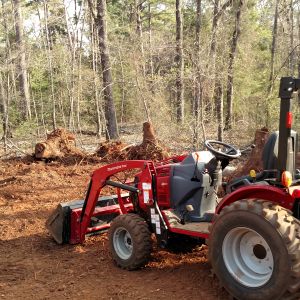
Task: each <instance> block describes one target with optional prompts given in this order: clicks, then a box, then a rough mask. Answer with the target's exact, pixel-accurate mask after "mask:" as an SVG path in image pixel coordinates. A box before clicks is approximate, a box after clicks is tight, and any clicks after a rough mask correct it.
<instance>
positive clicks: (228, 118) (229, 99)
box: [225, 0, 244, 130]
mask: <svg viewBox="0 0 300 300" xmlns="http://www.w3.org/2000/svg"><path fill="white" fill-rule="evenodd" d="M243 1H244V0H240V1H239V2H238V7H237V10H236V15H235V29H234V32H233V36H232V42H231V50H230V53H229V62H228V75H227V91H226V98H227V99H226V100H227V110H226V120H225V130H228V129H231V128H232V106H233V76H234V61H235V57H236V52H237V45H238V39H239V36H240V34H241V12H242V8H243V4H244V2H243Z"/></svg>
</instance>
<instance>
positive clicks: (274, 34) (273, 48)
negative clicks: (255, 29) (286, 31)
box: [266, 0, 279, 127]
mask: <svg viewBox="0 0 300 300" xmlns="http://www.w3.org/2000/svg"><path fill="white" fill-rule="evenodd" d="M278 2H279V0H276V3H275V13H274V22H273V30H272V46H271V62H270V76H269V84H268V88H267V101H266V106H267V107H266V112H267V116H266V126H267V127H269V123H270V108H269V101H268V98H269V97H270V96H271V93H272V91H273V81H274V63H275V52H276V43H277V31H278V4H279V3H278Z"/></svg>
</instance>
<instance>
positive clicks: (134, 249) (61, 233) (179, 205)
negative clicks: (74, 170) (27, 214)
mask: <svg viewBox="0 0 300 300" xmlns="http://www.w3.org/2000/svg"><path fill="white" fill-rule="evenodd" d="M299 88H300V79H294V78H291V77H285V78H282V79H281V82H280V92H279V96H280V98H281V104H280V124H279V132H276V133H274V134H272V135H271V137H270V139H269V140H268V142H267V144H266V146H265V149H264V155H263V160H264V166H265V168H266V169H265V170H264V171H262V172H261V173H258V174H253V173H252V174H251V175H252V176H243V177H241V178H238V179H236V180H234V181H232V182H229V183H228V184H227V186H226V192H227V194H226V195H225V197H224V198H223V199H219V198H218V196H217V191H218V189H219V187H220V186H222V171H223V169H224V168H225V167H226V166H227V165H228V164H229V163H230V161H231V160H233V159H237V158H238V157H239V156H240V155H241V151H240V150H238V149H236V148H235V147H233V146H232V145H229V144H226V143H223V142H220V141H213V140H208V141H205V146H206V148H207V150H206V151H198V152H193V153H190V154H188V155H182V156H175V157H172V158H170V159H168V160H165V161H161V162H158V163H154V162H152V161H147V160H141V161H122V162H117V163H113V164H110V165H106V166H103V167H101V168H99V169H97V170H96V171H94V173H93V175H92V178H91V182H90V185H89V187H88V190H87V193H86V197H85V200H82V201H75V202H70V203H64V204H60V205H59V206H58V207H57V209H56V210H55V211H54V213H53V214H52V215H51V216H50V218H49V219H48V221H47V227H48V229H49V230H50V232H51V233H52V235H53V237H54V239H55V240H56V241H57V242H58V243H59V244H62V243H70V244H77V243H83V242H84V240H85V238H86V236H87V235H88V234H91V233H94V232H101V231H104V230H108V236H109V247H110V252H111V254H112V258H113V260H114V261H115V263H116V264H117V265H118V266H119V267H121V268H124V269H127V270H133V269H137V268H140V267H143V266H145V265H146V264H147V262H148V261H149V259H150V254H151V251H152V241H153V239H152V238H151V235H153V234H154V235H155V236H156V240H157V243H158V244H159V245H160V246H162V247H166V246H168V244H169V242H170V241H171V240H172V239H173V238H174V237H176V239H177V241H178V242H179V243H180V242H181V243H184V242H185V241H186V238H187V237H193V238H198V239H203V241H205V240H206V241H208V247H209V248H208V249H209V260H210V262H211V265H212V268H213V272H214V273H215V274H216V276H217V277H218V278H219V280H220V282H221V284H222V286H224V287H225V288H226V289H227V291H228V292H229V293H230V294H231V295H232V296H233V297H235V298H237V299H241V300H252V299H255V300H257V299H266V300H267V299H284V297H289V299H291V297H294V299H297V298H296V297H297V295H298V297H299V292H300V181H299V178H300V176H299V174H298V171H297V170H296V168H295V153H296V152H297V134H296V133H295V132H293V131H292V129H291V127H292V113H291V97H292V94H293V92H295V91H297V90H298V89H299ZM127 170H138V171H137V173H136V175H135V177H134V180H133V181H132V182H125V183H120V182H115V181H113V180H112V178H113V175H115V174H116V173H119V172H123V171H127ZM105 186H111V187H115V188H116V195H112V196H101V190H102V189H103V187H105Z"/></svg>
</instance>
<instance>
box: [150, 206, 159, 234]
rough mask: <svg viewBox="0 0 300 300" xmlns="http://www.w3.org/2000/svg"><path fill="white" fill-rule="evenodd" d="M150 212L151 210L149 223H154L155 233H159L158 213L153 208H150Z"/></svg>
mask: <svg viewBox="0 0 300 300" xmlns="http://www.w3.org/2000/svg"><path fill="white" fill-rule="evenodd" d="M150 212H151V223H152V224H155V231H156V234H161V230H160V219H159V214H156V213H155V209H154V208H151V209H150Z"/></svg>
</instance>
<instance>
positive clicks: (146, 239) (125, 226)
mask: <svg viewBox="0 0 300 300" xmlns="http://www.w3.org/2000/svg"><path fill="white" fill-rule="evenodd" d="M108 237H109V247H110V252H111V255H112V258H113V260H114V261H115V263H116V264H117V265H118V266H119V267H121V268H122V269H126V270H135V269H138V268H140V267H143V266H145V264H147V262H148V261H149V259H150V255H151V251H152V241H151V232H150V231H149V228H148V225H147V223H146V221H145V220H144V219H143V218H141V217H140V216H138V215H136V214H126V215H120V216H118V217H116V218H115V219H114V220H113V221H112V223H111V226H110V229H109V232H108Z"/></svg>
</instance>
